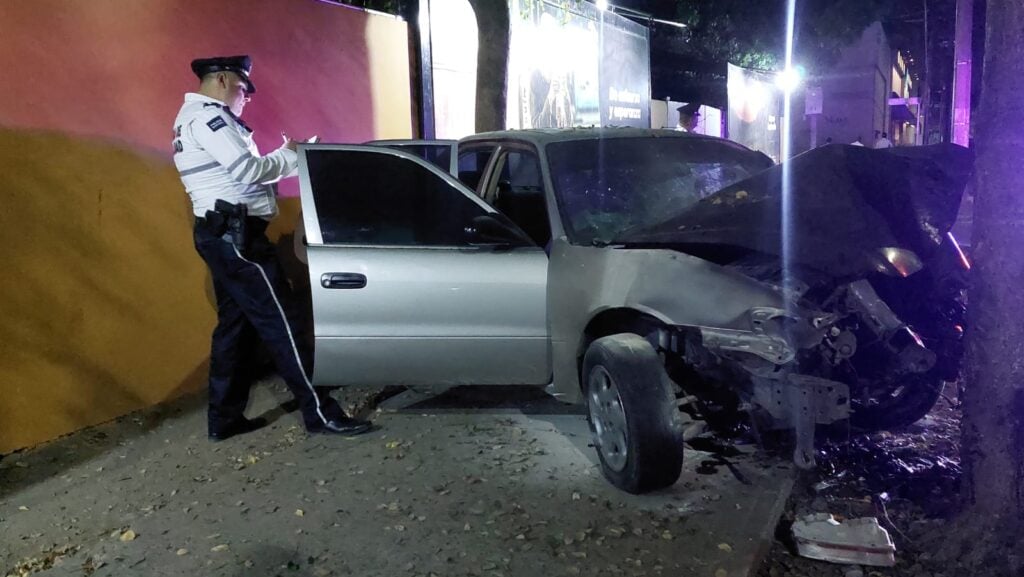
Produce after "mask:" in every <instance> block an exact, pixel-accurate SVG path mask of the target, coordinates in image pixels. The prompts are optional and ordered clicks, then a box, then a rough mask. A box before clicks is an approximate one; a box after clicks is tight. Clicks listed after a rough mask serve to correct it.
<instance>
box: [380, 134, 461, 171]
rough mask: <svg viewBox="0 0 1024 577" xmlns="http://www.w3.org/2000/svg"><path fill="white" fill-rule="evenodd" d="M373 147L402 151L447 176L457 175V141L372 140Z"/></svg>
mask: <svg viewBox="0 0 1024 577" xmlns="http://www.w3.org/2000/svg"><path fill="white" fill-rule="evenodd" d="M366 144H370V145H373V146H386V147H388V148H394V149H395V150H404V151H405V152H408V153H409V154H412V155H413V156H417V157H419V158H422V159H423V160H426V161H428V162H430V163H432V164H434V165H435V166H437V167H438V168H440V169H441V170H443V171H445V172H447V173H448V174H452V175H457V174H458V173H459V152H458V150H459V141H457V140H372V141H370V142H367V143H366Z"/></svg>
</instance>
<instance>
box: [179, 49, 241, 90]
mask: <svg viewBox="0 0 1024 577" xmlns="http://www.w3.org/2000/svg"><path fill="white" fill-rule="evenodd" d="M251 71H252V58H249V56H248V55H243V56H217V57H215V58H198V59H196V60H193V61H192V72H194V73H195V75H196V76H198V77H199V78H200V80H201V79H202V78H203V76H206V75H207V74H211V73H213V72H234V73H235V74H237V75H239V76H240V77H242V80H245V91H246V92H248V93H249V94H252V93H254V92H256V86H255V85H253V83H252V80H249V73H250V72H251Z"/></svg>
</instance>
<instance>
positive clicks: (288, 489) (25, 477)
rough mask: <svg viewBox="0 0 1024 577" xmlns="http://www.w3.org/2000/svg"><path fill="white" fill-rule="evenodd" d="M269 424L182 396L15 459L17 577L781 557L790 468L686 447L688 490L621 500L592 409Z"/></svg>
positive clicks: (0, 511) (447, 401)
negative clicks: (353, 433) (590, 426)
mask: <svg viewBox="0 0 1024 577" xmlns="http://www.w3.org/2000/svg"><path fill="white" fill-rule="evenodd" d="M253 392H254V394H253V404H252V407H251V409H250V411H249V414H250V415H257V414H265V415H268V416H269V417H270V418H271V420H272V423H271V425H270V426H269V427H266V428H264V429H262V430H260V431H257V432H255V433H252V434H250V435H246V436H242V437H236V438H234V439H230V440H228V441H225V442H222V443H216V444H214V443H210V442H208V441H207V440H206V436H205V433H206V431H205V405H204V403H205V399H204V398H202V397H198V398H190V399H185V400H183V401H179V402H177V403H174V404H171V405H168V406H164V407H159V408H156V409H153V410H150V411H146V412H142V413H138V414H135V415H131V416H129V417H126V418H123V419H120V420H119V421H116V422H113V423H109V424H106V425H102V426H99V427H95V428H93V429H90V430H86V431H82V432H80V433H77V434H75V435H71V436H69V437H67V438H64V439H61V440H59V441H55V442H53V443H50V444H47V445H45V446H42V447H38V448H36V449H34V450H31V451H27V452H23V453H19V454H14V455H9V456H8V457H7V458H5V459H3V461H0V542H2V543H3V544H4V547H3V548H2V549H0V575H8V574H13V575H47V576H50V575H53V576H56V575H62V576H63V575H95V576H101V575H147V576H153V575H193V576H199V575H247V576H248V575H278V574H280V575H295V576H307V575H308V576H325V575H356V576H364V575H365V576H377V575H380V576H395V575H401V576H410V577H412V576H428V575H438V576H458V575H467V576H468V575H479V576H504V577H509V576H519V575H522V576H531V577H532V576H536V575H609V576H620V575H628V576H639V575H654V576H657V575H664V576H678V575H693V576H708V577H736V576H743V575H748V574H751V575H752V574H753V573H755V572H756V566H754V565H755V564H756V563H757V561H758V560H759V559H760V558H761V556H762V555H763V554H764V553H765V552H766V551H767V548H768V547H769V546H770V543H771V537H772V533H773V531H774V527H775V524H776V521H777V518H778V516H779V514H781V511H782V508H783V505H784V503H785V500H786V498H787V496H788V495H789V490H790V488H791V486H792V473H791V471H790V469H789V466H788V464H787V463H785V462H781V461H778V460H772V459H769V458H767V457H763V456H760V455H756V454H755V455H750V454H745V455H740V456H737V457H730V458H729V462H730V463H731V464H732V466H723V465H722V464H721V462H720V461H718V460H716V458H715V457H714V456H713V455H710V454H708V453H702V452H699V451H696V450H689V449H688V451H687V456H686V462H685V464H684V471H683V477H682V478H681V479H680V481H679V482H678V483H677V484H676V485H675V486H674V487H672V488H671V489H669V490H665V491H662V492H658V493H655V494H651V495H645V496H633V495H628V494H625V493H622V492H619V491H618V490H616V489H614V488H613V487H612V486H611V485H609V484H608V483H607V482H605V480H604V479H603V477H602V476H601V473H600V470H599V468H598V466H597V464H596V459H597V456H596V454H595V453H594V450H593V449H592V448H590V447H588V442H589V432H588V430H587V425H586V421H585V419H584V417H583V415H582V413H581V412H580V410H579V407H569V406H565V405H561V404H559V403H557V402H555V401H553V400H551V399H548V398H546V397H542V396H538V394H537V393H534V392H533V391H530V390H526V391H524V390H523V389H515V388H499V389H482V388H469V389H464V390H462V392H459V391H458V390H457V391H453V392H451V393H449V394H447V395H445V396H443V397H441V398H439V399H436V400H433V401H428V402H426V403H420V404H419V405H416V406H414V407H413V408H411V409H405V410H402V411H399V412H396V413H382V414H378V415H376V416H375V417H374V418H375V421H376V422H377V423H378V424H379V425H380V426H381V428H380V429H379V430H377V431H374V432H372V433H369V434H367V435H364V436H361V437H357V438H353V439H343V438H335V437H325V436H308V435H306V433H305V432H304V431H303V430H302V428H301V425H300V423H299V420H298V417H297V414H296V413H285V412H284V411H283V410H281V409H280V408H279V406H278V405H279V404H280V402H281V401H283V400H286V399H287V398H288V395H287V393H285V392H284V389H283V388H282V387H281V385H280V384H279V383H275V382H270V383H263V384H261V385H260V386H258V387H257V388H255V389H254V391H253Z"/></svg>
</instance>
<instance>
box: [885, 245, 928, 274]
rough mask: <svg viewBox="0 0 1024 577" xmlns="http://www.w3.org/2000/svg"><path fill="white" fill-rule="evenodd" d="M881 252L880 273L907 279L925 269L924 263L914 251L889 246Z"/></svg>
mask: <svg viewBox="0 0 1024 577" xmlns="http://www.w3.org/2000/svg"><path fill="white" fill-rule="evenodd" d="M879 252H880V253H881V258H880V259H879V260H878V263H877V268H878V272H880V273H883V274H887V275H889V276H899V277H904V278H906V277H908V276H910V275H912V274H914V273H915V272H917V271H919V270H921V269H923V268H924V263H922V262H921V259H920V258H919V257H918V256H917V254H915V253H914V251H912V250H907V249H905V248H897V247H891V246H887V247H885V248H881V249H879Z"/></svg>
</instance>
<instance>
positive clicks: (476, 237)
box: [466, 213, 533, 248]
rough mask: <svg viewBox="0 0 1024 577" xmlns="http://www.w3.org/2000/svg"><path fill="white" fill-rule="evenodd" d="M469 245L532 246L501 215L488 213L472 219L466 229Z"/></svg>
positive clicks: (516, 228) (524, 234) (525, 237)
mask: <svg viewBox="0 0 1024 577" xmlns="http://www.w3.org/2000/svg"><path fill="white" fill-rule="evenodd" d="M466 234H467V236H468V238H469V243H470V244H473V245H491V246H498V247H504V248H513V247H517V246H532V245H533V241H532V240H530V237H528V236H527V235H526V233H524V232H523V231H521V230H519V227H518V226H516V225H515V224H513V223H512V221H511V220H509V219H508V217H506V216H505V215H503V214H500V213H488V214H482V215H480V216H477V217H474V218H473V220H472V224H471V225H470V226H468V227H466Z"/></svg>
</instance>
